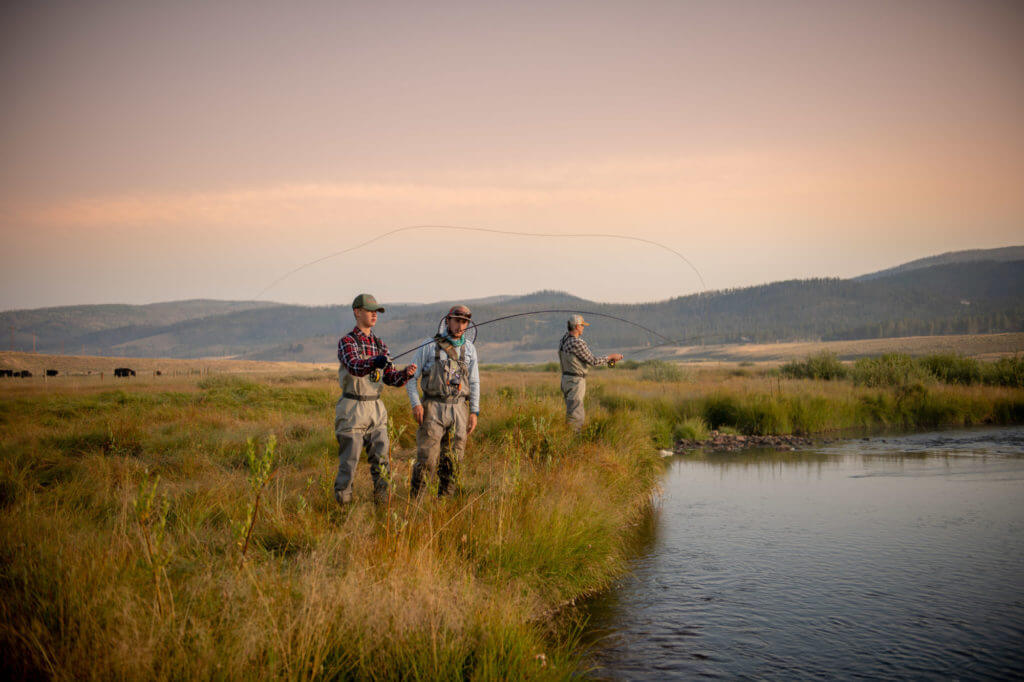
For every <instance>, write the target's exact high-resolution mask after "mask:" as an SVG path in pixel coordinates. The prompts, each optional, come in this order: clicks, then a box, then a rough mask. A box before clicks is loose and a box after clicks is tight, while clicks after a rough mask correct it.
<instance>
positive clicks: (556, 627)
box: [0, 367, 1024, 679]
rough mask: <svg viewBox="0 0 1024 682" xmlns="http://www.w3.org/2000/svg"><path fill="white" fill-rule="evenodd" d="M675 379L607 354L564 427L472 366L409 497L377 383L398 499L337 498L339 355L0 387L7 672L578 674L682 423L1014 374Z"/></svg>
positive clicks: (904, 422) (982, 395) (954, 391)
mask: <svg viewBox="0 0 1024 682" xmlns="http://www.w3.org/2000/svg"><path fill="white" fill-rule="evenodd" d="M663 376H664V375H659V374H657V373H649V372H648V373H646V374H645V373H644V371H643V369H642V368H641V369H640V370H631V371H626V370H622V369H621V368H620V369H615V370H600V371H596V372H594V374H593V375H592V378H591V380H590V381H589V386H588V407H587V410H588V425H587V427H586V429H585V430H584V433H583V434H581V435H579V436H576V435H574V434H572V433H571V432H570V431H569V430H568V429H567V428H566V427H565V425H564V422H563V409H564V407H563V404H562V401H561V396H560V393H559V390H558V375H557V374H556V373H551V372H523V371H488V372H484V374H483V385H484V387H485V391H484V396H483V416H482V418H481V423H480V428H479V429H478V431H477V433H476V434H474V436H473V438H472V439H471V441H470V443H469V446H468V448H467V452H466V458H465V461H464V463H463V467H462V476H461V481H462V491H461V493H460V494H459V495H457V496H455V497H453V498H448V499H437V498H436V497H433V496H431V495H425V496H423V497H422V498H421V499H420V500H419V501H417V502H416V503H412V502H410V501H409V498H408V481H409V478H410V473H411V461H412V446H413V433H414V429H413V421H412V417H411V414H410V411H409V408H408V403H407V401H406V399H405V395H404V391H400V390H389V391H388V392H387V393H386V394H385V402H386V404H387V405H388V408H389V411H390V413H391V416H392V419H393V427H394V429H395V433H396V438H394V439H393V442H394V444H395V448H396V449H395V452H394V453H393V458H392V461H393V467H392V477H393V487H392V490H393V494H392V497H391V500H390V502H389V505H388V506H387V507H386V508H383V509H376V508H375V507H374V506H373V504H372V502H371V499H370V497H371V496H370V490H369V488H370V485H369V476H368V473H367V469H366V466H365V462H364V463H363V464H362V465H361V466H360V468H359V470H358V471H357V475H356V482H355V504H354V505H353V506H352V507H350V508H348V509H346V510H344V511H342V510H340V509H339V508H338V507H337V505H336V504H335V503H334V500H333V495H332V485H333V478H334V472H335V469H336V466H337V455H336V452H337V446H336V443H335V441H334V434H333V431H332V426H333V424H332V418H333V404H334V401H335V400H336V399H337V397H338V394H339V392H340V390H339V388H338V386H337V380H336V377H335V375H334V374H333V372H330V373H325V372H315V371H314V372H305V373H293V372H292V371H291V369H290V368H289V369H288V370H287V371H286V372H284V373H281V372H280V371H279V372H278V373H276V374H274V373H264V374H260V375H245V374H235V375H219V376H218V375H214V376H205V377H197V376H193V377H188V376H178V377H158V378H155V379H154V378H151V379H148V380H145V381H127V382H124V383H121V384H118V385H117V387H113V386H110V385H100V384H98V383H97V384H85V383H84V382H83V383H82V384H81V385H78V386H76V385H75V384H74V383H73V382H72V381H68V382H66V383H63V384H62V383H60V382H54V381H51V382H36V383H26V384H21V385H17V384H16V385H15V386H14V387H13V388H4V389H3V390H2V391H0V654H2V656H0V660H2V664H0V665H2V666H3V671H4V673H5V675H6V676H8V677H12V676H17V677H24V676H36V675H38V676H47V677H52V678H56V679H70V678H76V679H77V678H83V677H86V678H96V679H139V678H146V679H149V678H157V679H180V678H193V677H201V678H218V679H254V678H255V679H279V678H285V679H311V678H317V679H320V678H359V679H362V678H372V679H437V678H453V679H454V678H458V679H465V678H469V679H510V678H511V679H565V678H568V677H573V676H578V675H580V674H581V673H583V672H585V671H586V665H587V664H586V662H585V659H584V658H583V652H581V651H580V649H579V648H578V647H577V645H576V643H575V640H574V637H573V632H574V618H575V617H576V615H575V614H574V611H573V610H572V609H568V608H566V606H567V605H568V604H571V603H572V602H574V601H578V600H579V599H581V598H583V597H585V596H586V595H588V594H591V593H593V592H594V591H596V590H601V589H604V588H605V587H607V586H608V585H609V584H610V582H611V581H612V580H614V579H615V577H616V576H619V575H621V573H622V572H623V571H624V570H625V569H626V567H627V565H628V558H629V554H628V551H629V550H628V547H629V538H630V528H631V527H632V526H633V525H635V524H637V523H639V522H640V521H641V520H642V518H643V516H644V514H645V512H646V510H647V509H648V507H649V503H650V500H651V493H652V490H653V489H654V488H655V487H656V485H657V480H658V476H659V473H660V471H661V466H662V465H661V459H660V457H659V456H658V455H657V453H656V450H655V448H656V447H666V446H670V445H671V444H672V441H673V440H674V439H675V438H676V437H678V435H679V433H680V431H679V430H680V428H682V427H685V428H686V429H689V430H693V429H694V428H695V425H696V426H699V427H703V426H721V427H723V428H735V429H737V430H741V431H745V432H765V433H780V432H803V433H820V432H825V431H836V430H840V429H845V428H865V427H875V426H911V427H912V426H918V425H943V424H957V423H959V424H964V423H980V422H986V421H992V422H999V421H1002V422H1005V421H1013V420H1016V421H1024V391H1022V390H1020V389H1008V388H989V387H974V386H972V387H949V386H942V385H930V386H927V387H922V388H920V390H918V389H917V388H915V389H914V390H913V391H902V389H889V388H884V389H874V388H866V387H863V386H854V385H853V384H852V383H850V382H847V381H838V382H821V381H811V380H786V379H782V378H781V377H779V376H777V375H773V374H771V373H769V372H767V371H765V369H764V368H757V367H754V368H713V369H708V368H704V369H699V368H698V369H695V368H688V367H685V368H683V370H682V374H681V377H680V378H679V380H672V381H666V380H663ZM901 391H902V392H901ZM716 420H717V421H716ZM719 422H720V423H719ZM698 430H699V429H698ZM269 434H273V435H274V437H275V438H276V442H277V446H276V457H277V459H276V462H275V465H274V473H273V476H272V477H271V479H270V482H269V484H268V486H267V488H266V489H265V490H264V492H263V493H262V495H261V498H260V506H259V510H258V513H257V515H256V520H255V525H254V526H253V535H252V539H253V544H252V547H251V548H250V549H249V550H248V552H247V554H246V555H245V556H244V557H243V556H241V553H240V551H239V547H238V544H237V540H238V535H237V534H236V532H235V531H234V530H233V527H234V525H235V524H238V523H239V522H240V521H242V520H244V519H245V518H246V507H247V505H248V504H250V503H251V502H252V501H253V500H252V493H251V492H250V488H249V485H248V483H247V479H248V477H249V475H250V471H249V468H248V466H247V463H246V450H247V439H250V438H252V439H255V440H256V443H257V450H258V451H259V452H263V447H264V445H263V444H264V443H266V438H267V436H268V435H269ZM156 475H159V476H160V479H159V482H158V483H157V485H156V488H155V497H154V500H153V503H152V505H150V507H148V508H147V507H146V505H144V504H143V505H142V506H141V509H142V510H143V511H145V512H146V513H145V514H142V513H140V500H143V501H144V500H145V495H144V492H145V490H147V489H148V488H146V487H145V486H146V485H147V482H148V484H149V485H151V484H152V483H153V481H154V480H155V476H156ZM163 497H166V500H167V507H166V516H165V517H163V518H164V519H165V521H166V532H165V534H164V535H163V536H162V539H161V536H160V524H159V519H160V518H161V517H162V515H161V513H160V509H161V505H160V500H161V499H162V498H163ZM146 509H149V511H146Z"/></svg>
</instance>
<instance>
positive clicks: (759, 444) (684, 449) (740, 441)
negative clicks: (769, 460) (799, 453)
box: [675, 431, 830, 455]
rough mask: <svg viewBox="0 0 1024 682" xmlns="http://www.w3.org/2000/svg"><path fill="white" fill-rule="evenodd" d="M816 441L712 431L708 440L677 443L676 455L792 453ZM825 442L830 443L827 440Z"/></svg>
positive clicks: (789, 436)
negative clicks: (759, 451)
mask: <svg viewBox="0 0 1024 682" xmlns="http://www.w3.org/2000/svg"><path fill="white" fill-rule="evenodd" d="M815 442H822V441H820V440H819V441H815V440H813V439H811V438H808V437H806V436H792V435H783V436H743V435H738V434H729V433H719V432H718V431H712V432H711V435H710V436H709V437H708V439H707V440H681V441H678V442H677V443H676V446H675V453H676V454H679V455H684V454H687V453H689V452H693V451H695V450H705V451H709V452H737V451H739V450H747V449H751V448H770V449H772V450H780V451H783V452H785V451H792V450H796V449H797V448H806V447H810V446H811V445H813V444H814V443H815ZM823 442H826V443H827V442H830V441H829V440H825V441H823Z"/></svg>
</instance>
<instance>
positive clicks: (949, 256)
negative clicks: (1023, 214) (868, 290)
mask: <svg viewBox="0 0 1024 682" xmlns="http://www.w3.org/2000/svg"><path fill="white" fill-rule="evenodd" d="M1015 260H1024V246H1005V247H1002V248H999V249H969V250H967V251H948V252H946V253H941V254H939V255H937V256H928V257H927V258H919V259H917V260H912V261H910V262H909V263H904V264H903V265H897V266H896V267H893V268H887V269H885V270H879V271H877V272H871V273H868V274H866V275H861V276H860V277H854V280H856V281H859V282H865V281H867V280H871V279H878V278H880V277H888V276H889V275H898V274H900V273H901V272H907V271H909V270H920V269H921V268H930V267H932V266H935V265H950V264H953V263H975V262H978V261H995V262H998V263H1005V262H1008V261H1015Z"/></svg>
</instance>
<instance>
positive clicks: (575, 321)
mask: <svg viewBox="0 0 1024 682" xmlns="http://www.w3.org/2000/svg"><path fill="white" fill-rule="evenodd" d="M581 324H582V325H583V326H584V327H589V326H590V323H589V322H584V321H583V316H582V315H573V316H572V317H570V318H569V322H568V327H569V330H570V331H571V330H573V329H575V328H576V327H578V326H580V325H581Z"/></svg>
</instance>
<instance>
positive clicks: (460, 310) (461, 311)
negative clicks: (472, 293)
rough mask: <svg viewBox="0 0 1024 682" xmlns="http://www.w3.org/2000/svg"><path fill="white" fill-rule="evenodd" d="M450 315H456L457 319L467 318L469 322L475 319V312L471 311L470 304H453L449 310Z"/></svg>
mask: <svg viewBox="0 0 1024 682" xmlns="http://www.w3.org/2000/svg"><path fill="white" fill-rule="evenodd" d="M448 317H454V318H455V319H456V320H466V321H467V322H469V321H471V320H472V319H473V313H472V311H470V309H469V306H468V305H461V304H460V305H453V306H452V307H451V308H450V309H449V310H448Z"/></svg>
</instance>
